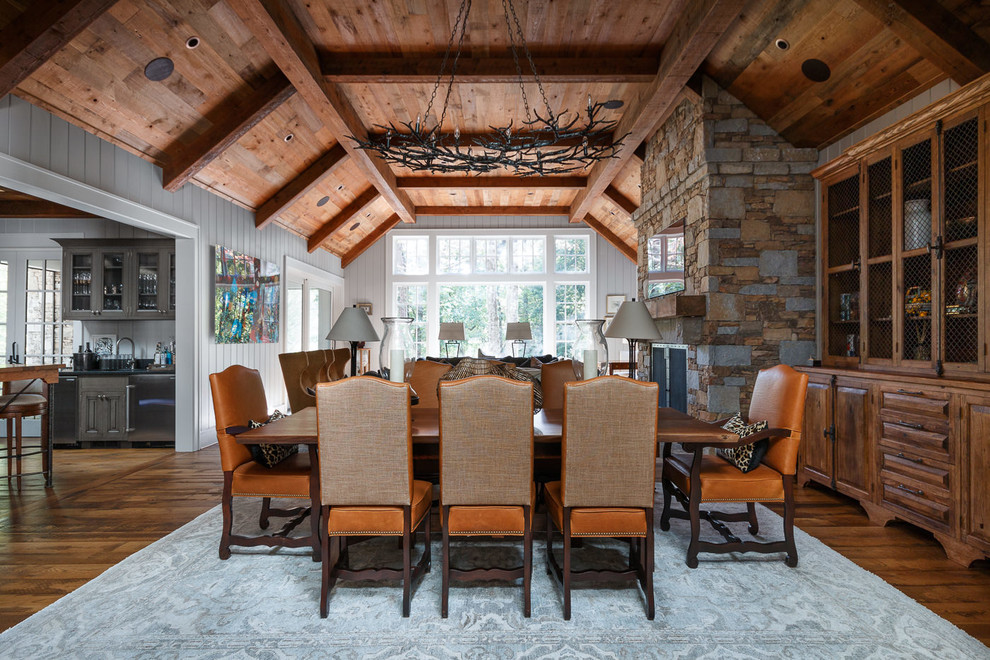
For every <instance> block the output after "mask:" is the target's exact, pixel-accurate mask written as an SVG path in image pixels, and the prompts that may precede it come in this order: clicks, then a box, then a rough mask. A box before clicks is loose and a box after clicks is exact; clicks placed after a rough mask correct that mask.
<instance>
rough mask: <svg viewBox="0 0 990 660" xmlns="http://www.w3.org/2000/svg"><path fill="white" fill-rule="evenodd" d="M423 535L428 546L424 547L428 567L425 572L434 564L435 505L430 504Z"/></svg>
mask: <svg viewBox="0 0 990 660" xmlns="http://www.w3.org/2000/svg"><path fill="white" fill-rule="evenodd" d="M423 536H424V537H425V540H426V547H425V548H423V552H424V557H425V559H426V568H425V569H424V571H423V572H424V573H429V572H430V568H431V567H432V566H433V543H432V538H431V537H432V536H433V505H432V504H431V505H430V510H429V511H427V512H426V524H425V526H424V529H423Z"/></svg>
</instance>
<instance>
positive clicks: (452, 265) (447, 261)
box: [437, 237, 471, 275]
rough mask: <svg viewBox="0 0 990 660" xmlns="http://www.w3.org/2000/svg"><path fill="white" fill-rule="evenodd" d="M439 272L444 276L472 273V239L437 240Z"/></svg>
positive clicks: (444, 238)
mask: <svg viewBox="0 0 990 660" xmlns="http://www.w3.org/2000/svg"><path fill="white" fill-rule="evenodd" d="M437 272H438V273H441V274H443V275H467V274H469V273H470V272H471V239H470V238H446V237H443V238H439V239H437Z"/></svg>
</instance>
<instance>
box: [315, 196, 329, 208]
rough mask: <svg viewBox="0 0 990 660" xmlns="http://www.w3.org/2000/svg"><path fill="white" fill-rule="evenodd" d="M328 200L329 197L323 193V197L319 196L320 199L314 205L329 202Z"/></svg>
mask: <svg viewBox="0 0 990 660" xmlns="http://www.w3.org/2000/svg"><path fill="white" fill-rule="evenodd" d="M329 201H330V198H329V197H327V196H326V195H324V196H323V197H321V198H320V201H318V202H317V203H316V205H317V206H323V205H324V204H326V203H327V202H329Z"/></svg>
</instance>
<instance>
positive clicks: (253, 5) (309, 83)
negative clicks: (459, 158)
mask: <svg viewBox="0 0 990 660" xmlns="http://www.w3.org/2000/svg"><path fill="white" fill-rule="evenodd" d="M232 6H233V8H234V10H235V11H236V12H237V13H238V15H239V16H240V17H241V19H242V20H243V21H244V24H245V25H246V26H247V28H248V29H249V30H250V31H251V33H252V34H253V35H254V36H255V38H256V39H257V40H258V42H259V43H260V44H261V45H262V47H263V48H264V49H265V50H266V51H267V52H268V55H269V56H270V57H271V58H272V59H273V60H275V64H276V65H277V66H278V68H279V69H281V70H282V73H283V74H285V77H286V78H288V79H289V82H291V83H292V85H293V86H294V87H295V88H296V91H297V92H298V94H299V96H300V97H301V98H302V99H303V100H304V101H306V104H307V105H308V106H309V108H310V110H312V111H313V114H315V115H316V116H317V117H318V118H319V119H320V121H321V122H323V125H324V126H326V127H327V128H328V129H329V130H330V132H331V133H333V134H334V136H336V137H337V140H338V142H339V143H340V144H341V145H342V146H343V147H344V149H345V150H346V151H347V153H348V154H349V155H350V156H351V159H352V160H353V161H354V163H355V164H356V165H357V166H358V167H360V168H361V170H362V172H363V173H364V174H365V176H367V177H368V180H369V181H370V182H371V185H372V186H374V188H375V189H376V190H377V191H378V192H379V193H381V195H382V197H384V198H385V200H386V201H387V202H388V205H389V206H390V207H392V210H393V211H395V212H396V213H398V214H399V217H400V218H402V220H403V222H415V221H416V214H415V211H414V209H413V204H412V202H411V201H410V200H409V196H408V195H406V193H404V192H403V191H401V190H399V189H398V188H397V187H396V185H395V175H394V174H393V173H392V170H390V169H389V167H388V165H387V164H386V163H385V162H384V161H383V160H381V159H380V158H378V157H377V156H375V155H373V154H372V153H371V152H369V151H365V150H363V149H358V148H357V146H356V145H355V144H354V142H353V141H352V140H350V139H348V137H347V136H349V135H353V136H355V137H358V138H364V137H365V136H366V135H367V131H366V130H365V128H364V124H363V123H362V122H361V120H360V118H358V115H357V113H356V112H355V110H354V107H353V106H352V105H351V103H350V101H348V100H347V97H346V96H344V93H343V92H342V91H341V90H340V88H339V86H338V85H336V84H333V83H327V82H326V81H325V80H324V79H323V74H322V72H321V71H320V63H319V58H318V56H317V53H316V49H315V47H314V46H313V43H312V42H311V41H310V40H309V38H308V37H307V36H306V32H305V30H304V29H303V27H302V25H301V24H300V23H299V19H298V18H296V16H295V15H294V14H293V13H292V10H291V8H290V7H288V6H287V3H286V2H285V1H284V0H240V1H239V2H236V3H233V5H232Z"/></svg>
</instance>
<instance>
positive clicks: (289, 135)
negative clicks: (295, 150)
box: [282, 133, 296, 142]
mask: <svg viewBox="0 0 990 660" xmlns="http://www.w3.org/2000/svg"><path fill="white" fill-rule="evenodd" d="M294 137H296V136H295V135H293V134H292V133H289V134H288V135H286V136H285V137H284V138H282V139H283V140H285V141H286V142H292V138H294Z"/></svg>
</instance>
